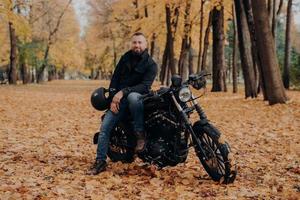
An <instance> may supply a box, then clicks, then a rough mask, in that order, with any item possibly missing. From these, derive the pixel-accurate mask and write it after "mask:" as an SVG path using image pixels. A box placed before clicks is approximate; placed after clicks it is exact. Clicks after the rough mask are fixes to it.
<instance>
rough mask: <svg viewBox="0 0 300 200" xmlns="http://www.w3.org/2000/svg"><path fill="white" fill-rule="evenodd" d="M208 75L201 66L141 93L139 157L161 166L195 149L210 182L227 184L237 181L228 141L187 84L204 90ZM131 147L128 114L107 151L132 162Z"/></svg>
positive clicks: (183, 158) (133, 143)
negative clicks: (142, 136)
mask: <svg viewBox="0 0 300 200" xmlns="http://www.w3.org/2000/svg"><path fill="white" fill-rule="evenodd" d="M207 75H208V74H206V73H205V72H204V71H202V72H200V73H199V74H192V75H190V76H189V78H188V80H187V81H185V82H183V81H182V78H181V77H180V76H178V75H174V76H172V78H171V82H172V84H171V86H170V87H161V88H160V89H159V90H157V91H151V92H150V93H148V94H145V95H142V97H141V98H142V99H143V102H144V119H145V132H146V146H145V150H144V151H143V152H141V153H139V154H138V155H137V156H138V157H139V158H140V159H141V160H142V161H143V162H145V163H150V164H152V165H155V166H157V167H158V168H160V169H161V168H163V167H166V166H176V165H177V164H179V163H183V162H185V161H186V159H187V156H188V152H189V150H190V148H194V150H195V153H196V155H197V157H198V158H199V160H200V162H201V163H202V165H203V167H204V169H205V170H206V172H207V173H208V175H209V176H210V177H211V178H212V179H213V180H214V181H219V182H222V183H225V184H228V183H232V182H233V181H234V180H235V177H236V174H237V173H236V169H234V166H233V165H232V163H231V161H230V159H229V154H230V147H229V144H228V143H227V142H225V141H222V139H221V133H220V131H219V130H218V129H217V128H216V127H215V126H213V125H212V124H211V123H210V122H209V120H208V119H207V116H206V115H205V113H204V111H203V109H202V108H201V106H200V105H199V103H198V102H197V99H198V98H200V97H201V96H202V95H200V96H198V97H195V96H194V95H193V94H192V91H191V89H190V86H192V87H193V88H195V89H196V90H200V89H204V88H205V87H206V79H205V77H206V76H207ZM195 111H196V112H197V114H198V120H197V121H196V122H194V123H192V122H191V120H190V116H191V114H192V113H193V112H195ZM104 115H105V114H104ZM104 115H103V116H102V119H103V117H104ZM98 135H99V132H97V133H95V135H94V138H93V141H94V144H97V141H98ZM135 146H136V138H135V136H134V134H133V126H132V119H131V118H130V116H129V117H126V118H124V119H122V120H121V121H120V122H119V123H118V124H117V126H116V127H115V128H114V129H113V131H112V132H111V137H110V145H109V149H108V153H107V155H108V157H109V158H110V159H111V161H113V162H118V161H121V162H123V163H131V162H133V161H134V160H135V158H136V156H135V152H134V149H135Z"/></svg>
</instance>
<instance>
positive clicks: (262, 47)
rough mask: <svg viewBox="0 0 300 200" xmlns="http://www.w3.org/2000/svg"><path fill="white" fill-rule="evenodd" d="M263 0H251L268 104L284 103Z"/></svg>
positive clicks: (284, 97)
mask: <svg viewBox="0 0 300 200" xmlns="http://www.w3.org/2000/svg"><path fill="white" fill-rule="evenodd" d="M266 8H267V5H266V2H265V1H261V0H252V10H253V16H254V25H255V35H256V39H257V50H258V54H259V59H260V61H261V66H262V73H263V77H264V83H265V86H266V95H267V98H266V99H267V100H268V101H269V104H270V105H272V104H276V103H285V102H286V101H287V96H286V94H285V90H284V87H283V83H282V80H281V76H280V71H279V67H278V62H277V58H276V52H275V44H274V39H273V37H271V36H272V32H271V28H270V26H269V25H268V14H267V10H266Z"/></svg>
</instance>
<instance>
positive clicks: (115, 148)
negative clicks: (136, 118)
mask: <svg viewBox="0 0 300 200" xmlns="http://www.w3.org/2000/svg"><path fill="white" fill-rule="evenodd" d="M132 141H134V138H132V137H131V136H130V133H128V132H127V131H126V130H125V129H124V128H123V127H122V126H117V127H116V128H115V129H114V130H113V131H112V132H111V138H110V145H109V148H108V153H107V155H108V157H109V158H110V159H111V160H112V161H113V162H118V161H121V162H124V163H130V162H133V160H134V157H133V155H134V148H133V147H132V145H133V144H131V142H132Z"/></svg>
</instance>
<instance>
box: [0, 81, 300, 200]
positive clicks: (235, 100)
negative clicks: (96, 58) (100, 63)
mask: <svg viewBox="0 0 300 200" xmlns="http://www.w3.org/2000/svg"><path fill="white" fill-rule="evenodd" d="M101 84H102V85H107V84H108V83H107V82H101ZM98 85H99V81H55V82H51V83H48V84H43V85H28V86H21V85H19V86H1V87H0V199H22V198H23V199H51V198H52V199H83V198H86V199H297V198H299V197H300V144H299V142H300V92H293V91H292V92H288V95H289V97H290V98H291V101H290V102H289V103H288V104H284V105H274V106H269V105H268V104H267V103H266V102H263V101H262V99H261V98H260V99H255V100H245V99H244V97H243V92H242V91H241V92H240V93H239V94H235V95H233V94H232V93H231V92H228V93H210V92H208V93H207V94H206V95H205V96H204V97H203V98H202V99H200V102H201V104H202V105H203V107H204V109H205V111H206V114H207V115H208V117H209V119H210V120H211V122H212V123H214V124H215V125H216V126H217V127H218V128H219V129H220V130H221V131H222V132H223V134H224V135H225V137H226V139H227V141H228V142H229V143H230V145H231V147H232V150H233V154H234V157H235V159H236V162H237V168H238V176H237V179H236V181H235V183H234V184H230V185H222V184H219V183H216V182H214V181H212V180H211V179H210V178H209V177H208V176H207V174H206V172H205V171H204V170H203V168H202V166H201V164H200V163H199V160H198V158H197V157H196V156H195V154H194V151H193V150H191V151H190V155H189V157H188V160H187V162H186V163H184V164H180V165H178V166H176V167H170V168H165V169H162V170H160V171H156V170H153V168H151V167H149V166H143V164H142V163H141V161H140V160H138V159H137V160H136V161H135V162H134V163H132V164H121V163H111V162H109V165H108V170H107V171H106V172H104V173H102V174H100V175H98V176H88V175H86V174H85V172H86V170H87V169H88V168H89V167H90V165H91V164H92V163H93V162H94V158H95V150H96V147H95V146H94V145H92V136H93V133H94V132H95V131H97V129H98V127H99V122H100V120H99V118H100V115H101V113H100V112H97V111H95V110H93V108H92V107H91V106H90V94H91V92H92V91H93V89H95V88H96V87H97V86H98ZM240 90H241V89H240Z"/></svg>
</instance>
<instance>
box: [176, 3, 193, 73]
mask: <svg viewBox="0 0 300 200" xmlns="http://www.w3.org/2000/svg"><path fill="white" fill-rule="evenodd" d="M191 4H192V2H191V0H186V8H185V14H184V30H183V32H184V33H183V38H182V43H181V51H180V56H179V61H178V69H179V74H180V75H181V77H183V74H184V71H186V70H185V69H184V67H187V65H185V63H187V62H186V59H188V53H189V46H190V41H189V38H190V34H191V21H190V10H191Z"/></svg>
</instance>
